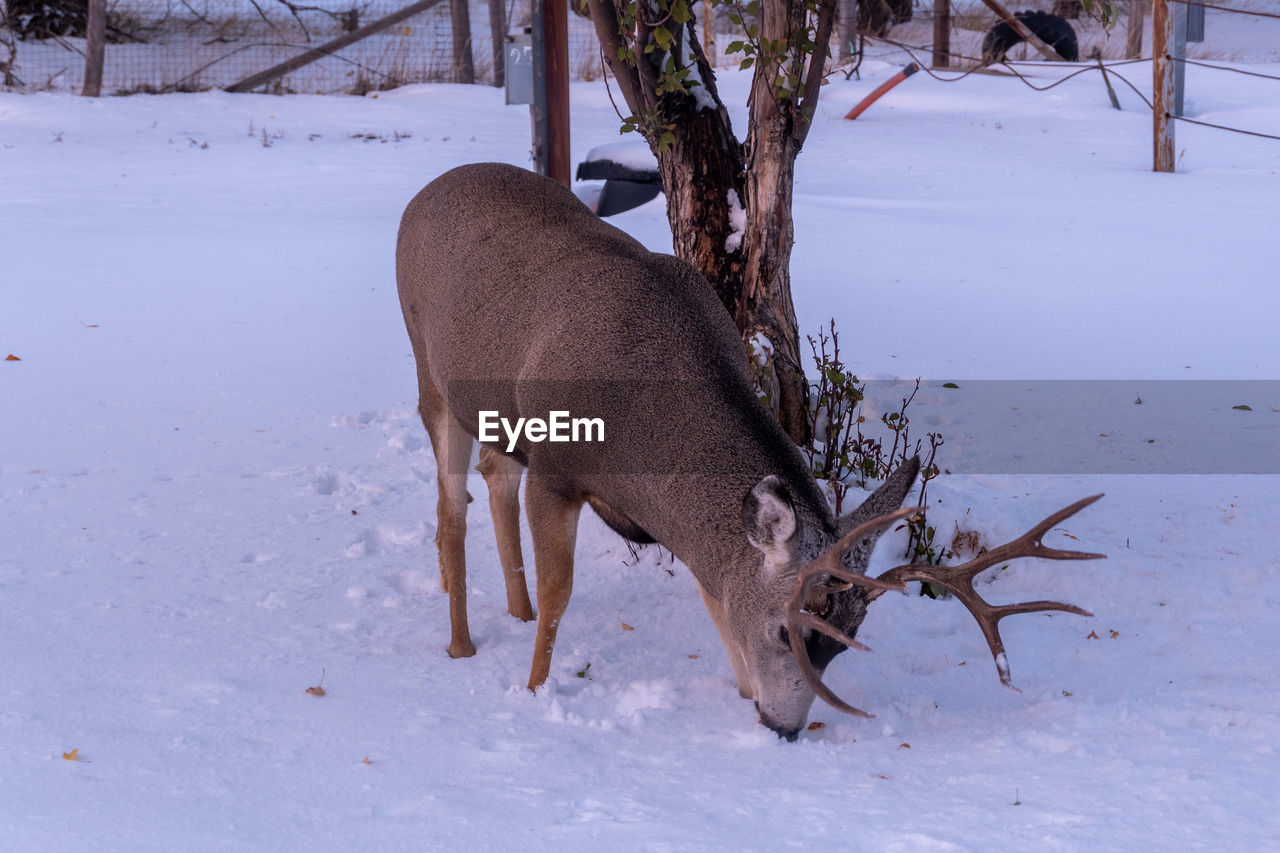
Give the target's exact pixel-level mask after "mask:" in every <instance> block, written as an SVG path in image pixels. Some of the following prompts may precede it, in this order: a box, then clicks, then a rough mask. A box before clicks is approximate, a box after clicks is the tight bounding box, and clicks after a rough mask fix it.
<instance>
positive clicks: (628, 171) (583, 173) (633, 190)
mask: <svg viewBox="0 0 1280 853" xmlns="http://www.w3.org/2000/svg"><path fill="white" fill-rule="evenodd" d="M593 153H594V152H593ZM588 156H591V155H588ZM577 179H578V180H579V181H599V180H603V181H604V188H603V189H601V190H600V198H599V199H598V200H597V201H596V215H597V216H613V215H614V214H615V213H622V212H623V211H624V210H631V209H632V208H633V207H639V206H640V205H642V204H644V203H645V202H646V201H649V200H650V199H654V198H657V197H658V193H660V192H662V178H661V177H659V175H658V170H657V169H639V168H636V167H634V166H627V165H623V164H622V163H618V162H615V161H613V160H608V159H598V160H587V161H586V162H584V163H579V164H578V174H577Z"/></svg>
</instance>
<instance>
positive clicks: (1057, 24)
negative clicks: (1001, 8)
mask: <svg viewBox="0 0 1280 853" xmlns="http://www.w3.org/2000/svg"><path fill="white" fill-rule="evenodd" d="M1014 17H1015V18H1017V19H1018V20H1019V21H1021V22H1022V23H1023V26H1025V27H1026V28H1027V29H1029V30H1031V32H1033V33H1035V34H1036V35H1037V36H1039V37H1040V40H1041V41H1042V42H1044V43H1045V44H1047V45H1049V47H1051V48H1053V49H1054V50H1056V51H1057V52H1058V54H1059V55H1060V56H1061V57H1062V58H1063V59H1065V60H1066V61H1067V62H1076V61H1078V60H1079V59H1080V46H1079V45H1078V44H1077V42H1076V31H1075V30H1074V29H1072V28H1071V25H1070V24H1068V23H1067V22H1066V21H1064V20H1063V19H1062V18H1059V17H1058V16H1057V15H1050V14H1048V13H1046V12H1034V11H1032V10H1030V9H1028V10H1026V11H1025V12H1015V13H1014ZM1021 41H1022V36H1020V35H1018V34H1017V33H1016V32H1014V30H1013V27H1011V26H1009V25H1008V24H1006V23H1005V22H1004V21H1001V22H1000V23H998V24H996V25H995V26H994V27H992V28H991V29H989V30H987V34H986V36H984V37H983V39H982V61H983V62H986V63H988V64H989V63H992V62H1000V61H1001V60H1003V59H1004V58H1005V54H1007V53H1008V52H1009V50H1010V48H1012V47H1013V46H1014V45H1016V44H1018V43H1019V42H1021Z"/></svg>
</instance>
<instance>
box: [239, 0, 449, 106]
mask: <svg viewBox="0 0 1280 853" xmlns="http://www.w3.org/2000/svg"><path fill="white" fill-rule="evenodd" d="M443 2H444V0H418V2H416V3H410V4H409V5H408V6H405V7H404V8H403V9H401V10H400V11H398V12H392V13H391V14H390V15H387V16H386V17H385V18H379V19H378V20H376V21H374V22H373V23H372V24H366V25H365V26H363V27H361V28H360V29H358V30H356V31H355V32H351V33H343V34H342V35H340V36H338V37H337V38H336V39H333V40H331V41H327V42H325V43H324V44H322V45H320V46H319V47H313V48H311V50H308V51H306V52H305V53H300V54H298V55H297V56H295V57H294V58H293V59H287V60H285V61H284V62H281V63H280V64H279V65H273V66H271V67H270V68H268V69H267V70H266V71H259V72H258V73H257V74H250V75H249V76H248V77H245V78H244V79H243V80H240V81H238V82H236V83H232V84H231V85H230V86H228V87H227V89H226V90H227V91H228V92H251V91H253V90H254V89H256V88H258V87H259V86H265V85H266V84H267V83H270V82H271V81H272V80H275V79H276V78H277V77H283V76H284V75H286V74H288V73H289V72H290V71H297V70H298V69H299V68H301V67H302V66H304V65H310V64H311V63H313V62H315V61H316V60H317V59H324V58H325V57H326V56H333V55H334V54H335V53H337V52H338V51H340V50H342V49H343V48H344V47H346V46H347V45H350V44H355V43H356V42H358V41H360V40H361V39H363V38H367V37H368V36H371V35H373V34H374V33H380V32H382V31H383V30H385V29H386V28H387V27H390V26H393V25H394V24H398V23H400V22H401V21H403V20H404V19H405V18H412V17H413V16H414V15H417V14H419V13H421V12H425V11H427V10H428V9H430V8H431V7H433V6H436V5H438V4H440V3H443Z"/></svg>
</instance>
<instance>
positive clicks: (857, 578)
mask: <svg viewBox="0 0 1280 853" xmlns="http://www.w3.org/2000/svg"><path fill="white" fill-rule="evenodd" d="M1101 497H1102V495H1093V496H1092V497H1088V498H1084V499H1083V500H1080V501H1077V502H1075V503H1073V504H1072V505H1071V506H1069V507H1065V508H1063V509H1060V510H1058V511H1057V512H1055V513H1054V514H1053V515H1051V516H1049V517H1048V518H1046V519H1045V520H1044V521H1042V522H1040V523H1039V524H1037V525H1036V526H1035V527H1033V528H1031V529H1030V530H1028V531H1027V532H1026V533H1024V534H1022V535H1021V536H1019V537H1018V538H1017V539H1015V540H1013V541H1012V542H1007V543H1005V544H1004V545H1001V546H999V547H998V548H993V549H991V550H990V551H987V552H985V553H983V554H979V555H978V556H976V557H974V558H973V559H972V560H969V561H968V562H967V563H962V564H960V565H958V566H930V565H925V564H921V563H910V564H907V565H903V566H897V567H895V568H892V569H890V570H889V571H887V572H885V573H884V574H882V575H880V576H879V577H878V578H871V577H867V576H865V575H859V574H857V573H855V572H851V571H849V570H848V569H845V568H844V566H843V565H841V563H840V559H841V557H842V556H843V554H844V553H845V552H846V551H847V550H849V549H850V548H852V547H853V545H854V544H856V543H857V541H858V540H859V539H862V538H865V537H866V536H868V535H870V534H871V533H874V532H875V531H877V530H881V529H883V528H885V527H887V526H888V525H890V524H892V523H893V522H895V521H897V520H898V519H900V518H903V517H904V516H907V515H910V514H911V513H913V512H916V511H918V509H919V507H915V508H909V509H901V510H898V511H897V512H894V513H890V514H888V515H882V516H880V517H879V518H874V519H872V520H871V521H868V522H867V523H866V524H863V525H861V526H859V527H858V528H857V529H856V530H853V531H852V532H850V533H849V534H848V535H846V536H844V537H843V538H842V539H841V540H840V541H839V542H837V543H836V545H835V547H834V548H832V549H831V550H829V551H827V552H826V553H825V554H823V555H822V556H821V557H819V558H818V559H816V560H814V561H813V562H812V563H810V564H809V565H808V566H806V567H805V568H803V569H802V570H801V571H800V574H799V576H798V577H797V578H796V586H795V589H794V591H793V592H792V594H791V599H790V600H789V601H788V603H787V621H788V626H789V629H788V632H789V634H790V642H791V651H792V653H793V654H795V656H796V661H797V662H798V664H799V666H800V673H801V675H803V676H804V679H805V681H807V682H808V683H809V686H810V687H811V688H813V692H814V693H816V694H817V695H818V696H820V697H822V699H823V700H824V701H826V702H827V703H828V704H830V705H831V706H833V707H835V708H838V709H840V710H841V711H844V712H846V713H849V714H854V715H856V716H859V717H870V716H871V715H870V714H868V713H866V712H865V711H860V710H859V709H857V708H854V707H853V706H851V705H849V704H847V703H846V702H844V701H843V700H841V699H840V697H838V696H836V695H835V694H834V693H832V692H831V691H830V690H829V689H828V688H827V687H826V685H824V684H823V683H822V678H821V676H819V675H818V673H817V670H816V668H815V667H814V666H813V662H812V661H810V660H809V655H808V652H807V651H806V649H805V646H804V636H803V632H804V628H810V629H812V630H815V631H821V632H822V633H824V634H826V635H827V636H829V637H832V638H833V639H836V640H839V641H840V642H842V643H844V644H845V645H847V646H849V647H850V648H855V649H860V650H862V651H870V649H868V648H867V647H866V646H864V645H863V644H862V643H859V642H858V641H857V640H854V639H853V638H852V637H849V636H847V635H846V634H845V633H844V632H843V631H841V630H840V629H838V628H836V627H835V626H834V625H831V624H830V623H829V622H827V621H826V620H825V619H822V618H821V617H820V616H818V615H817V614H814V613H812V612H809V611H808V610H806V609H804V607H803V603H804V601H805V600H806V598H807V597H808V596H809V595H810V593H811V592H813V591H814V590H815V589H816V588H818V587H819V586H820V585H823V584H825V585H826V587H827V590H828V591H830V592H836V591H839V590H840V589H849V588H850V587H851V586H854V585H856V586H861V587H863V588H865V589H867V590H868V592H867V602H868V603H870V602H872V601H874V600H875V599H877V598H879V597H880V595H881V593H883V592H885V591H887V590H898V591H900V592H901V591H905V590H906V583H907V582H908V581H929V582H932V583H936V584H938V585H939V586H942V587H943V588H945V589H947V590H948V591H950V592H951V594H952V595H954V596H955V597H956V598H957V599H959V600H960V601H961V602H962V603H963V604H964V606H965V607H967V608H968V609H969V612H970V613H972V614H973V617H974V619H976V620H977V622H978V626H979V627H980V628H981V629H982V635H983V636H984V637H985V638H986V640H987V645H988V646H989V647H990V648H991V656H992V658H994V659H995V663H996V671H997V672H998V673H999V675H1000V683H1001V684H1003V685H1004V686H1005V687H1007V688H1009V689H1010V690H1013V691H1015V692H1017V690H1018V689H1017V688H1016V687H1014V686H1013V685H1012V684H1011V683H1010V681H1009V663H1008V660H1007V659H1006V657H1005V653H1004V641H1003V640H1001V638H1000V627H999V625H1000V620H1001V619H1003V618H1004V617H1006V616H1009V615H1011V614H1014V613H1033V612H1036V611H1042V610H1061V611H1063V612H1065V613H1074V614H1076V615H1078V616H1092V615H1093V614H1092V613H1090V612H1089V611H1087V610H1083V609H1081V608H1079V607H1076V606H1075V605H1074V604H1064V603H1062V602H1059V601H1027V602H1018V603H1014V604H1000V605H995V604H991V603H989V602H988V601H986V600H985V599H983V597H982V596H981V595H979V594H978V592H977V590H975V589H974V588H973V579H974V578H975V577H976V576H977V575H978V574H979V573H980V572H982V571H984V570H986V569H989V568H991V567H992V566H995V565H998V564H1000V563H1005V562H1008V561H1009V560H1015V559H1018V558H1019V557H1041V558H1044V559H1047V560H1096V559H1100V558H1105V557H1106V555H1105V554H1088V553H1085V552H1083V551H1064V550H1061V549H1058V548H1048V547H1045V545H1044V543H1043V542H1042V541H1041V539H1042V538H1043V537H1044V535H1045V533H1047V532H1048V531H1049V530H1050V529H1051V528H1052V527H1054V526H1055V525H1057V524H1059V523H1060V522H1062V521H1063V520H1065V519H1067V518H1070V517H1071V516H1073V515H1075V514H1076V513H1077V512H1079V511H1080V510H1082V509H1084V508H1085V507H1087V506H1089V504H1091V503H1093V502H1094V501H1096V500H1098V499H1099V498H1101ZM824 575H829V576H831V577H833V578H838V579H839V580H840V584H838V585H836V584H834V583H833V582H830V581H824V580H823V576H824Z"/></svg>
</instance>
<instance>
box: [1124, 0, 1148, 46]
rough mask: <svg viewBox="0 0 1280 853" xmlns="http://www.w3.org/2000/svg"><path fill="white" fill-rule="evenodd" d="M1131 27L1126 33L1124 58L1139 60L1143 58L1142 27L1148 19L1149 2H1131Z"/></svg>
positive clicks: (1139, 0)
mask: <svg viewBox="0 0 1280 853" xmlns="http://www.w3.org/2000/svg"><path fill="white" fill-rule="evenodd" d="M1128 12H1129V25H1128V27H1127V30H1126V32H1125V39H1124V57H1125V59H1137V58H1138V57H1140V56H1142V25H1143V24H1144V23H1145V22H1146V17H1147V0H1129V9H1128Z"/></svg>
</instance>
